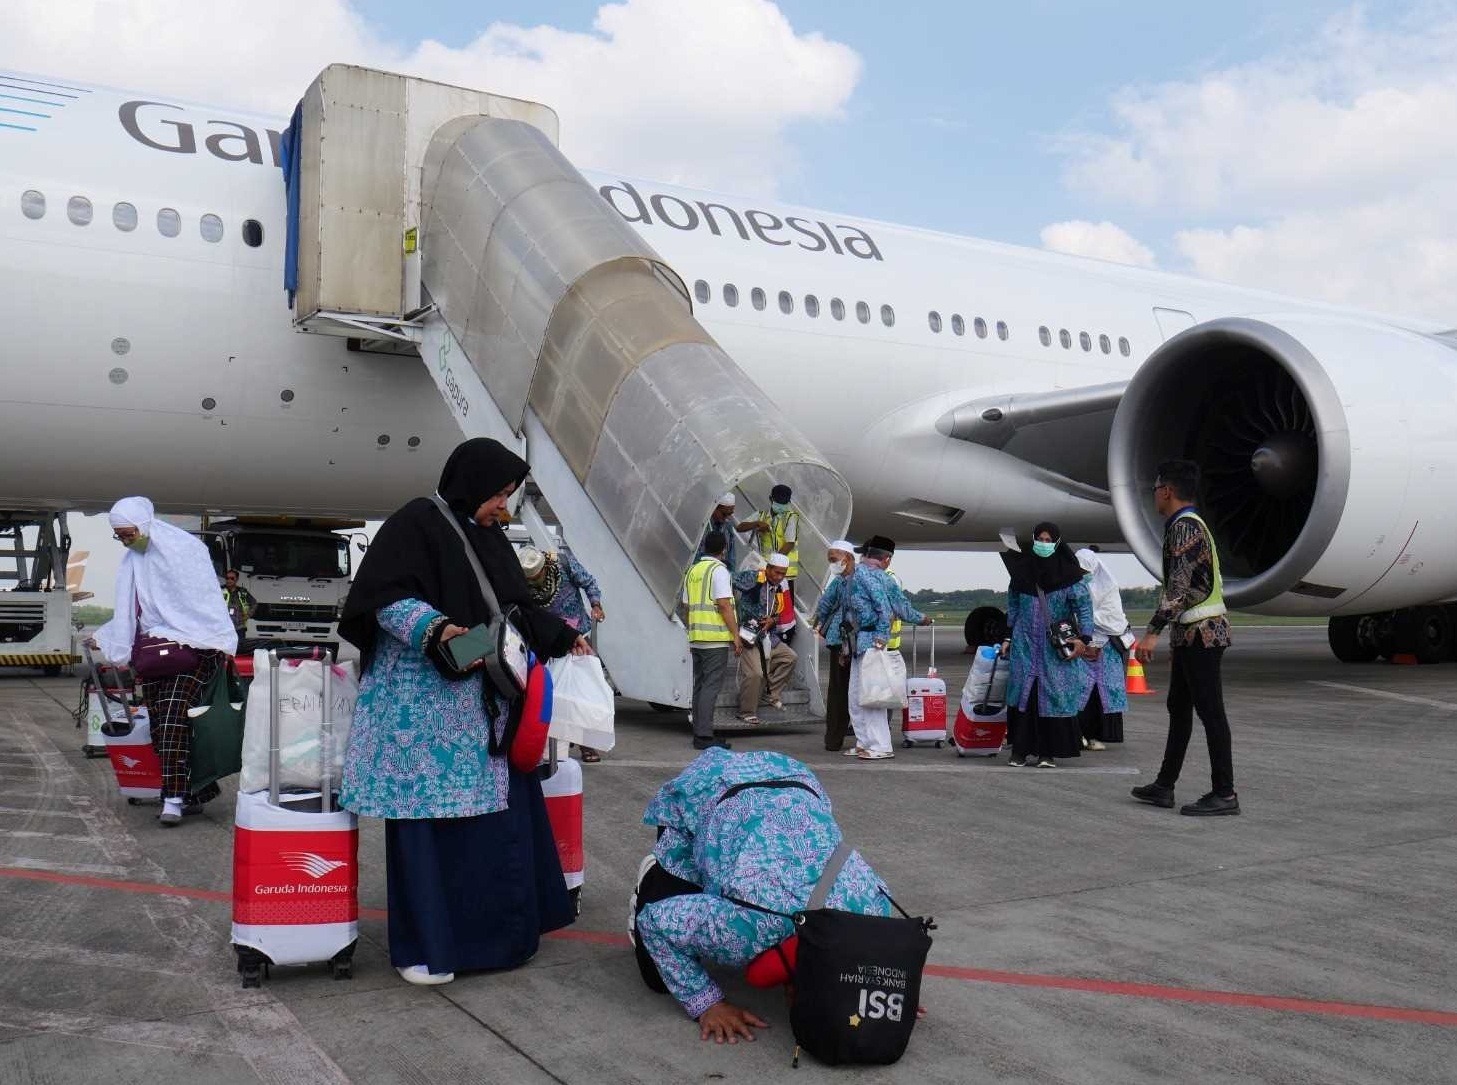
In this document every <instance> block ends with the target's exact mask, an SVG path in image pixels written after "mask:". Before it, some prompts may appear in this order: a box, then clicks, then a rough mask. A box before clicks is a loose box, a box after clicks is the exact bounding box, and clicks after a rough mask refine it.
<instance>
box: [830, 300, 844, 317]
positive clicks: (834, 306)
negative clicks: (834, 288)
mask: <svg viewBox="0 0 1457 1085" xmlns="http://www.w3.org/2000/svg"><path fill="white" fill-rule="evenodd" d="M830 315H831V316H832V317H834V318H835V319H836V320H844V319H845V303H844V302H843V301H841V300H840V299H839V298H831V299H830Z"/></svg>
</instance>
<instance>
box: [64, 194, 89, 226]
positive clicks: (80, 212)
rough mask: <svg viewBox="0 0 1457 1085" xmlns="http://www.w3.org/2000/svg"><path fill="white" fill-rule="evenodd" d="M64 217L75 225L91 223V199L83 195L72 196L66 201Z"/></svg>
mask: <svg viewBox="0 0 1457 1085" xmlns="http://www.w3.org/2000/svg"><path fill="white" fill-rule="evenodd" d="M66 217H67V218H68V219H70V220H71V221H72V222H73V223H75V224H76V225H77V226H89V225H91V201H90V200H88V199H87V198H86V197H85V196H72V197H71V198H70V199H69V200H67V201H66Z"/></svg>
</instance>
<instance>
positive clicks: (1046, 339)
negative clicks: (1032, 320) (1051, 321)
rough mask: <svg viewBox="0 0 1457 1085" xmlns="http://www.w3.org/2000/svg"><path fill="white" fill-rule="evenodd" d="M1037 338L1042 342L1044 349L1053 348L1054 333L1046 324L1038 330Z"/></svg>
mask: <svg viewBox="0 0 1457 1085" xmlns="http://www.w3.org/2000/svg"><path fill="white" fill-rule="evenodd" d="M1037 338H1038V339H1040V340H1042V345H1043V346H1044V347H1050V346H1052V333H1051V332H1050V331H1048V330H1047V325H1046V324H1044V325H1042V327H1040V328H1038V329H1037Z"/></svg>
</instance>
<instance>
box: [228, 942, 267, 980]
mask: <svg viewBox="0 0 1457 1085" xmlns="http://www.w3.org/2000/svg"><path fill="white" fill-rule="evenodd" d="M233 952H234V953H236V954H237V955H238V975H239V976H241V977H242V978H243V986H244V987H245V988H247V987H262V986H263V981H264V980H265V979H267V978H268V965H269V963H270V962H269V960H268V958H267V956H265V955H264V954H262V953H259V952H258V951H257V950H256V949H253V948H251V947H250V946H237V945H235V946H234V947H233Z"/></svg>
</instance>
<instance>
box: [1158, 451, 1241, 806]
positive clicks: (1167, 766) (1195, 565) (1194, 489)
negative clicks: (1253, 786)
mask: <svg viewBox="0 0 1457 1085" xmlns="http://www.w3.org/2000/svg"><path fill="white" fill-rule="evenodd" d="M1198 491H1199V465H1198V464H1197V463H1194V462H1193V461H1192V460H1168V461H1167V462H1165V463H1161V464H1159V473H1158V479H1157V481H1155V482H1154V487H1153V498H1154V506H1155V508H1157V509H1158V513H1159V515H1160V516H1163V517H1165V521H1164V568H1163V573H1164V577H1163V580H1164V587H1163V592H1162V593H1161V594H1160V596H1159V605H1158V609H1157V610H1155V611H1154V613H1153V617H1152V618H1151V619H1150V620H1149V623H1148V631H1147V632H1146V633H1144V635H1143V638H1142V639H1141V640H1140V641H1139V642H1138V647H1137V649H1136V650H1137V653H1138V658H1139V659H1140V660H1141V661H1143V662H1148V661H1150V660H1152V659H1153V656H1154V650H1155V649H1156V648H1157V647H1158V642H1159V634H1160V633H1161V632H1162V631H1163V629H1164V626H1166V625H1172V626H1173V633H1172V635H1171V637H1170V653H1169V654H1170V656H1171V658H1172V660H1173V667H1172V670H1171V671H1170V673H1169V737H1168V741H1167V742H1166V744H1165V745H1164V761H1163V764H1162V765H1161V766H1160V767H1159V774H1158V776H1157V777H1156V778H1155V779H1154V782H1153V783H1151V784H1145V785H1143V786H1142V787H1135V788H1134V789H1133V797H1134V798H1136V799H1138V800H1139V801H1140V802H1147V803H1152V804H1153V805H1154V806H1163V807H1171V806H1173V805H1174V784H1175V783H1176V782H1177V781H1178V779H1179V770H1180V769H1182V768H1183V766H1184V754H1185V753H1186V752H1187V751H1188V748H1189V736H1190V735H1191V734H1192V732H1193V730H1194V712H1195V711H1196V710H1197V711H1198V713H1199V722H1200V723H1202V724H1203V725H1204V735H1205V738H1206V739H1207V740H1208V742H1209V767H1210V775H1211V776H1212V782H1213V785H1214V789H1213V790H1212V791H1210V792H1209V794H1207V795H1205V796H1204V797H1203V798H1201V799H1199V800H1198V801H1197V802H1191V803H1185V804H1184V806H1182V807H1181V808H1180V810H1179V813H1181V814H1189V815H1192V816H1195V817H1208V816H1211V815H1218V814H1238V813H1239V796H1238V795H1236V794H1235V790H1234V757H1233V754H1232V753H1231V750H1230V746H1231V742H1230V735H1229V718H1228V717H1227V716H1226V715H1225V714H1224V688H1223V685H1222V684H1221V681H1220V674H1219V670H1220V663H1221V661H1222V660H1223V658H1224V650H1225V649H1226V648H1228V647H1229V643H1230V636H1229V619H1228V618H1227V617H1226V616H1225V606H1224V581H1223V578H1222V577H1221V576H1220V575H1219V551H1218V550H1217V549H1216V548H1215V544H1214V533H1213V532H1212V531H1210V530H1209V525H1208V524H1206V523H1205V522H1204V521H1203V520H1202V519H1201V518H1200V516H1199V512H1198V510H1197V509H1196V508H1195V507H1194V497H1195V494H1197V493H1198Z"/></svg>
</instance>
